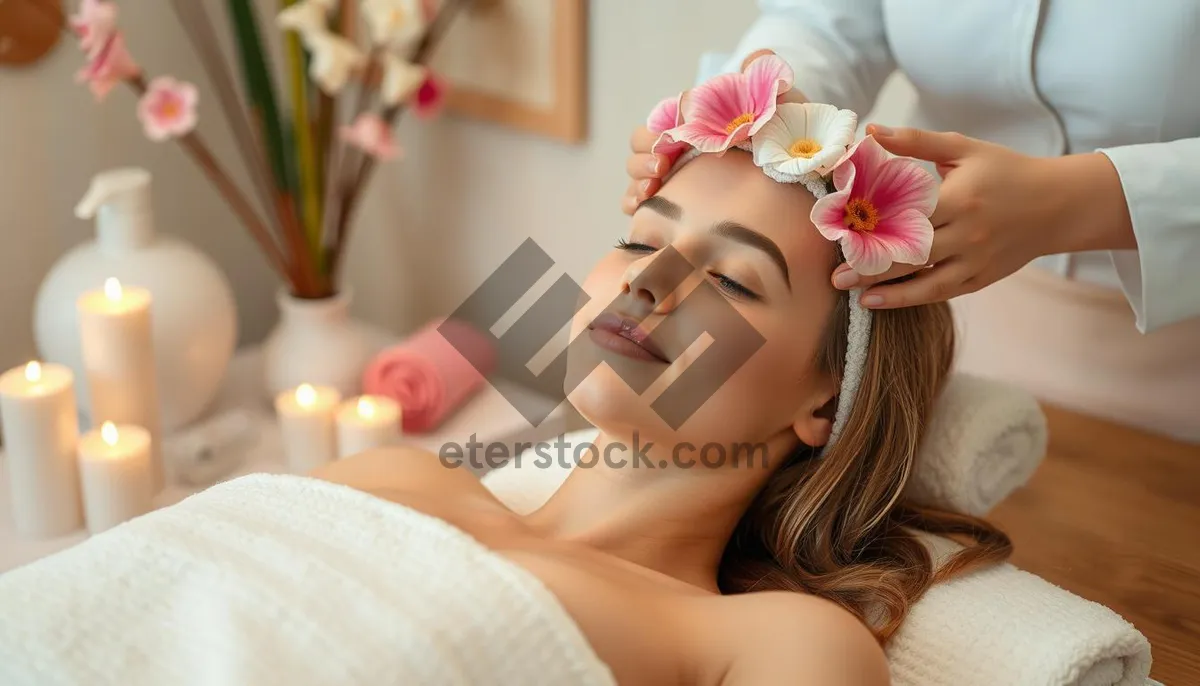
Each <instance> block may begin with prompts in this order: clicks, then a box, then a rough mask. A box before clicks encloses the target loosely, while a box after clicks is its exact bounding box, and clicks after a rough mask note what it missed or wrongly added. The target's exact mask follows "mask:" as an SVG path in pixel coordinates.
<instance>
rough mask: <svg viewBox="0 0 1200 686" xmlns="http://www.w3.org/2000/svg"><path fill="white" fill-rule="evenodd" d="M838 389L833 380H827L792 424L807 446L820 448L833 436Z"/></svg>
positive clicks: (814, 392)
mask: <svg viewBox="0 0 1200 686" xmlns="http://www.w3.org/2000/svg"><path fill="white" fill-rule="evenodd" d="M836 394H837V389H836V388H834V385H833V380H832V379H826V380H825V381H823V382H821V383H820V384H819V386H818V387H817V388H815V389H814V390H813V393H812V396H811V399H810V400H809V401H808V402H807V403H805V404H804V405H803V406H802V407H801V408H800V411H799V412H798V413H797V415H796V418H795V420H793V422H792V430H793V431H795V432H796V436H797V437H798V438H799V439H800V440H801V441H803V442H804V444H805V445H808V446H811V447H813V448H820V447H821V446H823V445H825V444H826V443H828V442H829V437H830V436H831V435H832V434H833V418H834V415H835V414H836V413H837V395H836Z"/></svg>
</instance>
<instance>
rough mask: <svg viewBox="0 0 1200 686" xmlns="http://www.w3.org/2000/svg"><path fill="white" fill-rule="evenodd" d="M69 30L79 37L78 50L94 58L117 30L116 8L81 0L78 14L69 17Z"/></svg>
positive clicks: (95, 0)
mask: <svg viewBox="0 0 1200 686" xmlns="http://www.w3.org/2000/svg"><path fill="white" fill-rule="evenodd" d="M71 28H72V29H73V30H74V31H75V35H77V36H79V48H80V49H81V50H83V51H84V52H86V53H88V56H90V57H94V56H95V53H96V52H97V51H99V50H101V49H102V48H103V47H104V46H105V45H106V44H107V43H108V39H109V38H110V37H112V35H113V33H114V32H115V31H116V28H117V6H116V5H114V4H113V3H111V2H104V0H83V1H82V2H80V3H79V13H78V14H75V15H72V16H71Z"/></svg>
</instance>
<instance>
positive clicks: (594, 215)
mask: <svg viewBox="0 0 1200 686" xmlns="http://www.w3.org/2000/svg"><path fill="white" fill-rule="evenodd" d="M261 1H262V4H263V6H264V7H269V6H274V5H275V3H274V2H273V0H261ZM68 4H71V5H73V4H74V0H70V2H69V3H68ZM220 4H221V3H210V6H219V5H220ZM590 5H591V11H590V29H589V30H590V55H589V57H590V70H591V73H590V79H589V80H590V89H589V93H590V103H589V111H588V117H589V120H590V133H589V138H588V140H587V142H586V143H585V144H583V145H578V146H570V145H564V144H561V143H557V142H554V141H550V140H547V139H543V138H539V137H536V136H531V135H526V134H521V133H517V132H513V131H510V130H507V129H504V128H501V127H498V126H495V125H491V124H487V123H481V122H472V121H464V120H459V119H456V118H454V117H446V118H444V119H442V120H441V121H438V122H435V123H433V124H424V123H420V122H416V121H408V122H405V123H404V124H403V125H402V127H401V131H400V137H401V141H402V144H403V145H404V146H405V148H406V149H407V154H406V157H405V158H404V159H403V160H402V161H400V162H398V163H393V164H392V165H390V166H388V167H386V168H385V169H384V170H383V171H382V172H381V173H380V174H378V175H377V177H376V178H375V179H374V183H373V185H372V187H371V193H370V196H369V200H368V202H366V203H365V205H364V208H363V212H362V213H361V216H360V220H361V221H360V223H359V225H358V226H357V228H356V240H355V241H354V242H353V245H352V248H351V252H350V260H349V265H348V267H349V269H348V270H347V271H348V273H349V275H350V279H349V281H350V284H351V286H352V288H353V289H354V292H355V298H356V302H355V308H354V309H355V311H356V312H357V313H358V314H359V315H360V316H362V317H363V318H365V319H368V320H370V321H373V322H375V323H377V324H380V325H383V326H387V327H390V328H393V329H395V330H397V331H407V330H410V329H411V328H414V327H416V326H417V325H419V324H420V323H421V322H422V321H424V320H425V319H426V318H428V317H431V316H435V315H437V314H440V313H444V312H448V311H450V310H452V309H453V308H454V307H455V306H457V305H458V304H459V302H461V300H462V298H464V297H465V296H466V295H467V294H468V293H470V291H471V290H472V289H473V288H475V287H476V286H477V285H478V284H479V283H480V282H481V281H482V280H483V279H484V278H485V277H486V275H487V274H488V273H490V271H491V270H492V269H494V268H495V267H496V266H498V265H499V264H500V262H501V261H503V259H504V258H505V257H507V256H508V255H509V254H510V253H511V252H512V251H513V250H515V249H516V247H517V246H518V245H520V243H521V242H522V241H523V240H525V239H526V238H533V239H534V240H536V241H537V242H538V243H539V244H540V245H541V246H542V247H543V248H544V249H545V250H547V251H548V252H549V253H550V255H551V257H553V258H554V259H555V261H556V262H557V263H558V264H559V265H560V266H561V268H562V269H564V270H565V271H566V272H567V273H569V274H571V275H572V276H573V277H575V278H576V279H582V278H583V276H584V275H585V274H586V273H587V271H588V269H590V267H591V265H592V263H593V262H594V261H595V259H596V258H597V257H598V256H599V255H600V254H601V253H602V252H603V251H604V250H607V249H608V248H609V247H610V246H611V244H612V243H613V242H614V241H615V240H616V239H617V238H618V237H619V236H620V235H621V234H622V233H623V232H624V230H625V221H626V219H625V217H624V215H622V214H621V212H620V197H621V194H622V192H623V190H624V188H625V185H626V182H627V179H626V176H625V171H624V161H625V157H626V154H627V152H628V138H629V134H630V133H631V132H632V130H633V128H634V127H635V126H636V125H638V124H639V123H640V122H641V121H643V120H644V118H645V116H646V114H647V113H648V111H649V109H650V108H651V107H652V106H653V105H654V103H656V102H657V101H658V100H659V99H661V98H662V97H665V96H666V95H668V94H670V93H672V92H674V91H678V90H679V89H681V88H684V87H687V86H688V85H690V84H691V83H692V81H693V79H694V77H695V72H696V67H697V60H698V57H699V55H700V53H701V52H702V51H704V50H712V49H720V50H728V49H731V48H732V47H733V45H734V44H735V42H736V40H737V37H738V35H739V34H740V32H741V31H742V30H743V29H744V28H745V27H746V26H748V25H749V23H750V21H751V20H752V19H753V17H754V15H755V12H756V9H755V3H754V2H753V1H752V0H735V1H732V2H731V1H730V0H652V1H647V0H592V1H591V3H590ZM122 7H124V8H126V11H125V13H124V14H123V16H122V23H123V26H124V27H125V29H126V32H127V35H128V40H129V43H130V47H131V50H132V51H133V53H134V55H135V56H136V57H137V58H138V59H139V60H140V61H141V62H142V63H143V65H145V66H147V67H148V68H151V69H152V70H153V71H154V72H155V73H159V72H170V73H174V74H175V75H177V76H179V77H181V78H185V79H188V80H192V81H194V82H196V83H197V84H198V85H199V86H200V87H201V90H202V93H206V94H210V93H211V92H212V90H211V88H210V87H209V84H208V81H207V79H206V78H205V76H204V73H203V71H202V70H201V68H200V65H199V63H198V61H197V60H196V58H195V55H194V53H193V52H192V50H191V48H190V46H189V45H188V43H187V41H186V38H185V35H184V33H183V31H182V30H181V29H180V27H179V24H178V22H177V20H176V19H175V16H174V14H173V13H172V12H171V10H170V9H169V3H158V2H153V3H152V2H139V3H132V2H125V3H122ZM130 7H136V12H135V11H133V10H130V9H128V8H130ZM80 64H81V55H80V54H79V53H78V51H77V50H76V48H75V46H74V45H73V42H72V41H64V42H63V43H61V44H60V45H59V47H58V49H57V50H56V51H55V52H54V53H53V54H52V55H51V56H50V57H49V58H48V59H47V60H45V61H43V62H41V63H39V64H38V65H36V66H34V67H32V68H29V69H25V70H11V69H0V209H2V211H0V286H2V288H0V369H3V368H7V367H8V366H10V365H12V364H16V363H18V362H20V361H23V360H25V359H28V358H29V357H30V356H32V355H33V354H34V348H33V340H32V334H31V318H32V305H33V299H34V294H35V293H36V290H37V286H38V284H39V283H40V281H41V279H42V276H43V275H44V274H45V272H46V270H47V269H48V268H49V267H50V265H51V264H52V263H53V261H54V260H55V259H56V258H57V257H58V256H59V255H61V254H62V253H63V252H64V251H65V250H67V249H68V248H69V247H71V246H72V245H75V244H77V243H78V242H80V241H83V240H86V239H87V238H89V237H90V235H91V231H92V227H91V226H89V225H88V224H86V223H84V222H81V221H79V220H77V219H75V218H74V216H73V215H72V208H73V207H74V205H75V202H76V201H77V199H78V197H79V196H80V195H81V194H82V193H83V191H84V190H85V189H86V187H87V183H88V180H89V179H90V177H91V175H92V174H93V173H95V172H96V171H99V170H101V169H105V168H108V167H110V166H117V165H127V164H138V165H143V166H145V167H147V168H148V169H150V170H151V171H152V172H153V173H154V175H155V183H156V189H157V191H156V200H157V210H158V217H159V226H160V228H161V229H162V230H164V231H171V232H173V233H176V234H178V235H180V236H182V237H183V238H185V239H186V240H189V241H191V242H193V243H194V244H195V245H197V246H199V247H200V248H201V249H203V250H205V251H206V252H207V253H208V254H210V255H211V256H213V257H214V258H215V259H216V260H217V262H218V263H219V264H220V265H221V267H222V268H223V269H224V271H225V273H226V274H227V276H228V277H229V279H230V281H231V282H232V283H233V286H234V289H235V292H236V293H237V296H238V300H239V309H240V312H239V315H240V317H239V321H240V326H241V336H242V340H243V341H244V342H253V341H257V340H260V339H261V338H262V337H263V336H264V335H265V334H266V332H267V331H268V330H269V328H270V326H271V325H272V324H273V323H274V321H275V317H276V315H275V306H274V300H273V299H274V293H275V290H276V288H277V287H278V284H277V281H276V280H275V279H274V277H273V276H272V275H271V273H270V271H269V269H268V268H267V265H266V263H265V261H264V260H263V258H262V257H261V256H260V254H259V253H258V250H257V248H256V246H255V245H254V243H253V242H252V241H251V240H250V239H249V238H248V237H247V236H246V234H245V232H244V231H243V230H242V228H241V227H240V225H239V224H237V223H236V221H235V219H234V217H233V215H232V214H231V213H230V212H229V210H228V209H227V208H226V207H225V205H224V203H223V202H222V201H221V200H220V199H219V198H218V196H217V195H216V194H215V192H214V191H212V190H211V188H210V187H209V185H208V182H207V181H206V179H205V178H204V177H203V176H202V175H201V173H200V172H199V171H198V170H197V169H196V168H195V167H194V166H193V165H192V163H191V162H190V160H189V159H188V158H186V157H185V156H184V154H183V153H182V151H180V150H179V149H177V148H176V147H175V146H174V145H170V144H155V143H151V142H149V141H147V140H146V139H145V138H144V137H143V136H142V134H141V131H140V128H139V125H138V122H137V119H136V117H135V116H134V109H133V108H134V99H133V96H132V95H131V94H130V93H128V92H125V91H117V92H114V94H113V95H112V96H111V98H110V99H109V100H108V101H106V102H105V103H104V104H103V105H100V106H97V105H95V104H94V103H93V102H92V101H91V97H90V94H89V93H88V92H87V90H86V89H85V88H83V87H79V86H76V85H75V84H74V83H73V75H74V73H75V71H76V70H77V69H78V68H79V66H80ZM909 97H910V94H909V92H908V91H907V90H906V89H904V88H903V87H899V88H893V89H890V90H889V96H888V97H887V98H885V99H888V100H890V101H892V104H891V105H890V106H889V107H888V108H885V109H892V110H894V109H896V108H903V107H904V106H905V105H906V103H907V99H908V98H909ZM884 119H885V120H888V121H891V120H893V119H892V117H889V116H887V115H884ZM200 132H201V133H202V134H203V135H204V136H205V137H206V138H208V140H209V141H210V143H211V144H212V146H213V147H214V149H215V151H216V153H217V154H218V156H220V157H221V158H222V159H223V160H226V161H227V164H228V166H229V167H230V168H232V169H234V170H235V171H237V173H238V174H239V178H244V177H242V176H241V167H240V163H239V158H238V156H237V155H236V151H235V149H234V147H233V144H232V140H231V136H230V135H229V132H228V130H227V129H226V127H225V125H224V123H223V121H222V120H221V119H220V116H219V112H218V109H217V105H216V102H215V100H214V99H212V98H209V99H208V100H207V101H204V102H202V105H201V125H200Z"/></svg>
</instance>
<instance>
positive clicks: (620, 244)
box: [617, 238, 658, 253]
mask: <svg viewBox="0 0 1200 686" xmlns="http://www.w3.org/2000/svg"><path fill="white" fill-rule="evenodd" d="M617 250H627V251H629V252H642V253H647V252H655V251H657V250H658V248H656V247H654V246H652V245H646V244H645V243H630V242H629V241H627V240H625V239H624V238H622V239H620V240H618V241H617Z"/></svg>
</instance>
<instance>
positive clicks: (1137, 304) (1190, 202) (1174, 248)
mask: <svg viewBox="0 0 1200 686" xmlns="http://www.w3.org/2000/svg"><path fill="white" fill-rule="evenodd" d="M1100 152H1102V153H1104V154H1105V155H1107V156H1108V158H1109V159H1110V160H1112V163H1113V166H1115V167H1116V168H1117V174H1118V175H1119V176H1120V178H1121V186H1122V187H1123V188H1124V190H1125V202H1126V204H1128V206H1129V216H1130V218H1131V219H1132V220H1133V233H1134V236H1135V237H1136V238H1137V245H1138V249H1137V250H1114V251H1112V252H1111V253H1110V254H1111V256H1112V261H1113V266H1114V267H1115V268H1116V270H1117V277H1118V278H1119V279H1120V280H1121V287H1122V289H1123V290H1124V291H1125V297H1127V298H1128V299H1129V304H1130V305H1131V306H1132V307H1133V311H1134V312H1135V313H1136V314H1137V327H1138V330H1139V331H1141V332H1142V333H1146V332H1148V331H1152V330H1154V329H1157V328H1161V327H1163V326H1166V325H1168V324H1172V323H1174V322H1177V321H1180V320H1183V319H1188V318H1191V317H1196V316H1200V164H1198V163H1197V160H1200V138H1186V139H1182V140H1177V141H1171V142H1168V143H1147V144H1144V145H1126V146H1122V147H1117V148H1106V149H1101V150H1100Z"/></svg>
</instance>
